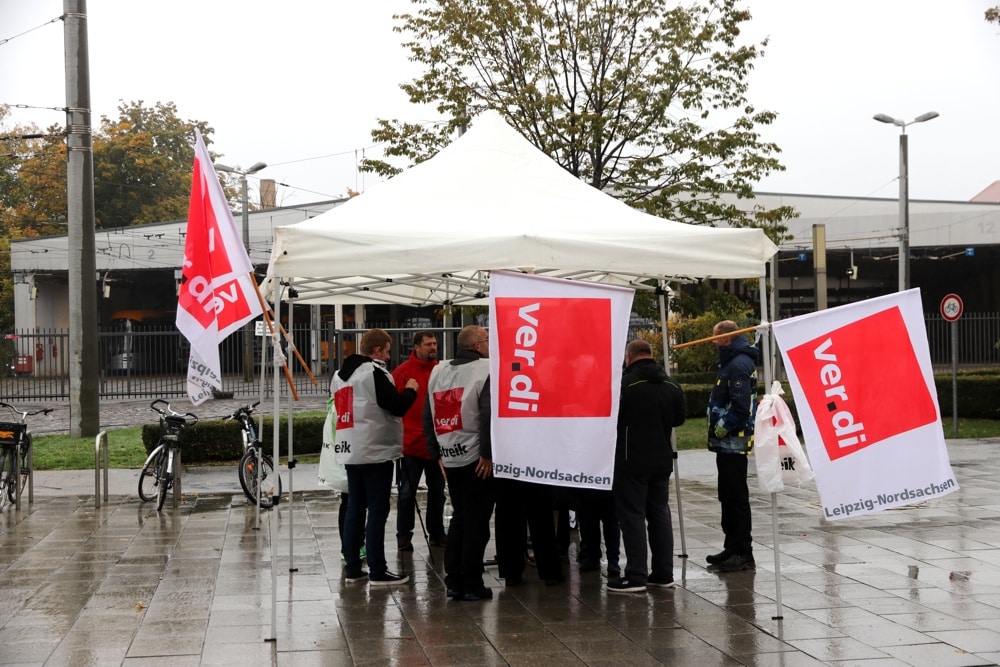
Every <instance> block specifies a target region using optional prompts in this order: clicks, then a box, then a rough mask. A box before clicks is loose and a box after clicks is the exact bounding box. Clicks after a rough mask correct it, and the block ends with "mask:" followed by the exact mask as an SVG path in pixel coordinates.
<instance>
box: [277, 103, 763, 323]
mask: <svg viewBox="0 0 1000 667" xmlns="http://www.w3.org/2000/svg"><path fill="white" fill-rule="evenodd" d="M776 251H777V247H776V246H775V245H774V244H773V243H771V241H770V240H769V239H768V238H767V236H766V235H765V234H764V233H763V232H762V231H761V230H759V229H719V228H713V227H700V226H695V225H688V224H684V223H678V222H673V221H670V220H665V219H663V218H659V217H656V216H652V215H649V214H646V213H642V212H641V211H638V210H636V209H633V208H632V207H630V206H628V205H627V204H624V203H622V202H621V201H619V200H617V199H615V198H614V197H611V196H609V195H607V194H605V193H603V192H601V191H599V190H597V189H596V188H593V187H591V186H590V185H587V184H586V183H584V182H583V181H581V180H579V179H578V178H576V177H574V176H573V175H572V174H570V173H569V172H567V171H566V170H565V169H563V168H562V167H561V166H559V165H558V164H557V163H556V162H554V161H553V160H552V159H551V158H549V157H548V156H547V155H545V154H544V153H542V152H541V151H539V150H538V149H537V148H535V146H534V145H532V144H531V143H530V142H529V141H527V140H526V139H525V138H524V137H522V136H521V135H520V134H519V133H518V132H517V131H516V130H514V129H513V128H511V127H510V126H509V125H507V123H505V122H504V120H503V119H502V118H501V117H500V115H499V114H498V113H496V112H492V111H488V112H484V113H483V114H481V115H480V116H478V117H477V118H476V119H475V123H474V125H473V126H472V128H471V129H469V131H468V132H466V133H465V134H464V135H463V136H461V137H460V138H458V139H456V140H455V141H454V142H453V143H451V144H450V145H449V146H447V147H446V148H444V149H443V150H441V151H440V152H439V153H438V154H437V155H436V156H434V157H433V158H431V159H430V160H427V161H426V162H422V163H421V164H418V165H416V166H414V167H413V168H411V169H408V170H407V171H405V172H403V173H401V174H399V175H398V176H396V177H394V178H392V179H390V180H389V181H386V182H385V183H381V184H379V185H377V186H374V187H372V188H371V189H370V190H369V191H368V192H366V193H365V194H363V195H361V196H358V197H356V198H354V199H352V200H351V201H349V202H347V203H346V204H343V205H342V206H339V207H337V208H334V209H331V210H330V211H327V212H326V213H323V214H322V215H318V216H316V217H315V218H312V219H311V220H307V221H305V222H300V223H297V224H294V225H288V226H284V227H278V228H276V229H275V238H274V247H273V249H272V252H271V260H270V265H269V267H268V276H269V278H272V277H277V278H281V279H283V280H289V279H291V280H292V282H293V283H294V285H295V289H296V291H297V292H298V294H299V296H298V298H297V299H296V303H300V304H306V303H345V304H351V303H355V304H358V303H397V304H412V305H425V304H437V303H446V302H447V303H451V304H462V303H469V302H470V301H475V300H480V299H482V298H483V297H484V296H485V294H486V292H487V291H488V285H489V279H488V271H489V270H490V269H511V270H527V271H532V272H534V273H539V274H546V275H551V276H559V277H565V278H577V279H586V280H591V281H596V282H607V283H615V284H629V283H635V282H637V281H638V280H641V279H648V278H653V279H660V280H668V279H684V278H689V279H696V278H751V277H762V276H764V275H765V273H766V263H767V260H768V259H769V258H770V257H771V256H772V255H773V254H774V253H775V252H776Z"/></svg>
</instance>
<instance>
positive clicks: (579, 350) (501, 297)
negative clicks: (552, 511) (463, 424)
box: [490, 271, 633, 489]
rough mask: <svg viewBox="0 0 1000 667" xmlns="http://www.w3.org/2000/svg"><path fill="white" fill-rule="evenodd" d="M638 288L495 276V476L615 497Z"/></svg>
mask: <svg viewBox="0 0 1000 667" xmlns="http://www.w3.org/2000/svg"><path fill="white" fill-rule="evenodd" d="M632 295H633V290H632V289H631V288H623V287H612V286H608V285H599V284H595V283H588V282H583V281H577V280H565V279H561V278H547V277H541V276H534V275H527V274H520V273H510V272H505V271H494V272H492V274H491V275H490V402H491V406H492V411H493V419H492V435H493V473H494V475H496V476H497V477H505V478H509V479H520V480H523V481H526V482H537V483H544V484H554V485H557V486H570V487H582V488H592V489H610V488H611V482H612V478H613V476H614V468H615V439H616V436H617V425H618V401H619V398H620V394H621V380H622V360H623V359H624V357H625V343H626V339H627V337H628V323H629V314H630V313H631V310H632Z"/></svg>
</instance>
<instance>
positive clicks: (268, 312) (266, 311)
mask: <svg viewBox="0 0 1000 667" xmlns="http://www.w3.org/2000/svg"><path fill="white" fill-rule="evenodd" d="M250 279H251V280H253V287H254V289H253V291H254V294H256V295H257V300H258V301H259V302H260V307H261V310H263V311H264V321H265V322H267V330H268V332H269V333H270V334H271V338H272V340H273V339H274V322H273V321H272V320H271V310H270V309H269V308H268V307H267V304H266V303H264V297H263V296H261V294H260V287H259V286H258V285H257V277H256V276H255V275H254V274H253V273H251V274H250ZM281 367H282V369H284V371H285V379H286V380H287V381H288V388H289V389H290V390H291V392H292V397H293V398H294V399H295V400H296V401H297V400H299V392H297V391H296V390H295V380H293V379H292V372H291V371H290V370H288V363H287V362H285V361H282V362H281ZM313 382H315V380H313Z"/></svg>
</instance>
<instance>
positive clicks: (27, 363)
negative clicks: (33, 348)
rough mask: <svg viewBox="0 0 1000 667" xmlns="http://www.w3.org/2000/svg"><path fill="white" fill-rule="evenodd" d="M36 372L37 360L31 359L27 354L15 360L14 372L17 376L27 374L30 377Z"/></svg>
mask: <svg viewBox="0 0 1000 667" xmlns="http://www.w3.org/2000/svg"><path fill="white" fill-rule="evenodd" d="M34 371H35V358H34V357H30V356H28V355H26V354H23V355H18V356H17V357H15V359H14V372H15V373H17V374H21V373H25V374H28V375H30V374H31V373H33V372H34Z"/></svg>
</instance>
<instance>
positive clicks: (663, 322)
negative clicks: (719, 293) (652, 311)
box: [656, 281, 688, 558]
mask: <svg viewBox="0 0 1000 667" xmlns="http://www.w3.org/2000/svg"><path fill="white" fill-rule="evenodd" d="M656 294H657V297H658V298H659V300H660V337H661V338H662V340H663V367H664V369H666V371H667V375H669V374H670V348H669V345H668V341H669V338H668V336H667V303H666V298H665V297H664V295H665V294H666V288H665V287H664V286H663V282H662V281H658V282H657V285H656ZM670 449H671V450H673V457H674V486H675V488H676V491H675V494H676V495H677V527H678V529H679V530H680V533H681V552H680V553H679V554H678V557H680V558H687V557H688V552H687V538H686V535H685V532H684V505H683V504H682V503H681V469H680V464H679V459H678V457H677V431H676V430H671V431H670Z"/></svg>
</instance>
